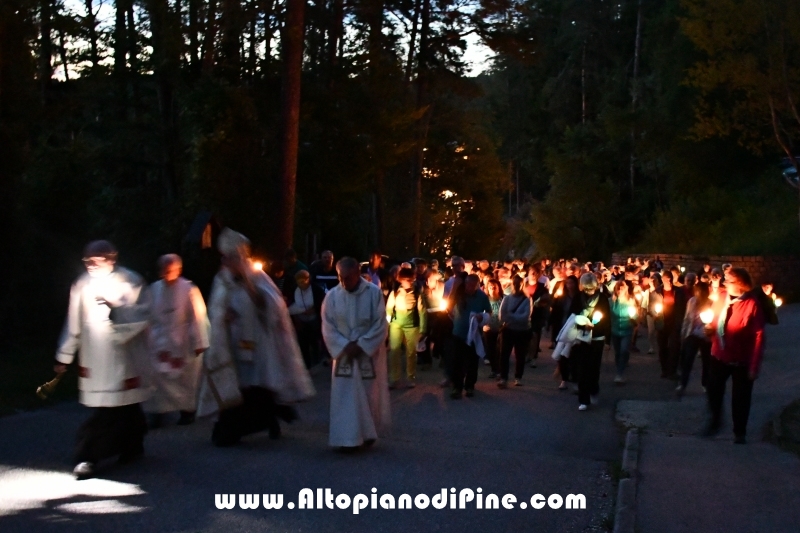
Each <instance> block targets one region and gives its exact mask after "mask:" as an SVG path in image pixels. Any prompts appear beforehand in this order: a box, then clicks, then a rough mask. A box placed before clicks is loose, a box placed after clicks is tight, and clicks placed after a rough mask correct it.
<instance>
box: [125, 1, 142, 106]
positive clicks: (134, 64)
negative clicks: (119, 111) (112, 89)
mask: <svg viewBox="0 0 800 533" xmlns="http://www.w3.org/2000/svg"><path fill="white" fill-rule="evenodd" d="M127 4H128V5H127V7H128V9H127V11H126V12H125V14H126V16H127V19H128V62H129V63H130V65H131V66H130V70H129V71H128V76H127V78H128V83H129V87H130V93H131V105H130V109H131V113H132V115H133V118H136V115H137V113H138V106H139V76H138V75H139V55H138V48H139V34H138V33H137V32H136V21H135V20H134V17H133V2H132V1H128V2H127Z"/></svg>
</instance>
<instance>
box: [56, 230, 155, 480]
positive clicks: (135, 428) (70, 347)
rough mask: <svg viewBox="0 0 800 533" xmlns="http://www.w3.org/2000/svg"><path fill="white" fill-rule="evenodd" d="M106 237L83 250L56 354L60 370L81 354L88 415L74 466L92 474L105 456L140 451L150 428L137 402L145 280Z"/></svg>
mask: <svg viewBox="0 0 800 533" xmlns="http://www.w3.org/2000/svg"><path fill="white" fill-rule="evenodd" d="M116 258H117V251H116V249H115V248H114V246H113V245H112V244H111V243H110V242H108V241H93V242H91V243H89V244H88V245H87V246H86V249H85V250H84V258H83V262H84V265H85V266H86V271H87V272H86V273H85V274H83V275H82V276H80V277H79V278H78V279H77V280H76V281H75V283H73V285H72V288H71V290H70V295H69V311H68V315H67V320H66V323H65V325H64V331H63V333H62V337H61V342H60V345H59V348H58V352H57V354H56V365H55V371H56V372H58V373H63V372H65V371H66V370H67V365H70V364H72V362H73V361H74V360H75V356H76V354H78V375H79V380H78V388H79V389H80V402H81V403H82V404H83V405H85V406H87V407H90V408H92V410H93V411H92V416H91V417H89V419H88V420H87V421H86V422H85V423H84V424H83V425H82V426H81V427H80V429H79V430H78V436H77V447H76V450H75V465H76V466H75V470H74V473H75V475H76V476H77V477H78V478H79V479H83V478H87V477H91V476H93V475H94V470H95V465H96V464H97V462H99V461H100V460H102V459H106V458H109V457H114V456H119V460H120V461H121V462H129V461H133V460H135V459H137V458H139V457H140V456H141V455H142V454H143V453H144V446H143V444H144V435H145V433H146V432H147V424H146V422H145V417H144V413H143V412H142V408H141V403H142V402H144V401H145V400H147V398H148V397H149V396H150V393H151V388H150V386H149V384H148V376H149V374H150V372H149V368H148V358H147V343H146V328H147V324H148V314H149V311H150V300H149V292H148V290H147V285H146V284H145V283H144V280H143V279H142V278H141V276H139V275H138V274H136V273H135V272H132V271H130V270H127V269H125V268H122V267H120V266H117V265H116Z"/></svg>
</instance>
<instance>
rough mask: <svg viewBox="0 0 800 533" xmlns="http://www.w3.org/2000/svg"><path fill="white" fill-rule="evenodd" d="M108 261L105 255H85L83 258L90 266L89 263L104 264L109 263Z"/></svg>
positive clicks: (85, 263)
mask: <svg viewBox="0 0 800 533" xmlns="http://www.w3.org/2000/svg"><path fill="white" fill-rule="evenodd" d="M107 262H108V259H106V258H105V257H84V258H83V264H84V265H87V266H89V265H92V266H94V265H102V264H104V263H107Z"/></svg>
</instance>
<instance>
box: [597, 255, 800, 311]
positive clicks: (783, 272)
mask: <svg viewBox="0 0 800 533" xmlns="http://www.w3.org/2000/svg"><path fill="white" fill-rule="evenodd" d="M656 256H658V257H660V258H661V261H662V262H663V263H664V268H672V267H673V266H676V265H679V266H682V267H686V271H687V272H689V271H694V272H700V271H701V270H702V269H703V264H704V263H709V264H711V268H721V267H722V265H723V264H724V263H730V264H731V265H733V266H735V267H743V268H745V269H747V271H748V272H749V273H750V276H751V277H752V278H753V282H754V283H756V284H763V283H772V284H773V285H774V286H775V292H776V293H778V294H780V295H781V296H784V295H785V296H787V297H790V298H791V299H792V300H794V301H797V300H799V299H800V258H797V257H778V256H772V257H769V256H768V257H762V256H748V255H709V256H702V255H680V254H622V253H615V254H614V255H613V257H612V264H615V265H619V264H623V265H624V264H625V262H626V261H627V260H628V258H629V257H633V258H635V257H642V258H645V257H646V258H655V257H656Z"/></svg>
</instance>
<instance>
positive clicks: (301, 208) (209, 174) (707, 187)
mask: <svg viewBox="0 0 800 533" xmlns="http://www.w3.org/2000/svg"><path fill="white" fill-rule="evenodd" d="M468 38H472V39H478V40H480V41H481V42H482V43H484V44H485V46H487V47H488V48H489V49H490V50H491V52H492V59H491V61H490V65H489V68H488V69H487V70H485V71H484V72H483V73H481V74H480V75H479V76H476V77H471V76H469V75H468V68H467V64H466V63H465V59H464V52H465V49H466V42H467V39H468ZM798 45H800V7H799V6H798V2H795V1H791V0H616V1H610V0H525V1H519V0H116V1H114V0H0V239H2V246H3V249H4V250H5V253H4V254H3V258H2V259H0V284H1V285H0V345H3V346H20V345H21V344H24V343H30V342H31V340H30V339H33V342H32V344H26V345H25V346H42V348H41V349H42V350H44V351H45V352H46V353H47V354H51V353H52V350H53V347H54V345H55V342H56V339H57V337H58V332H59V330H60V326H61V324H62V321H63V318H64V313H65V311H66V303H67V297H68V289H69V284H70V282H71V281H72V280H73V279H74V278H75V277H76V276H78V275H79V274H80V273H81V271H82V266H81V263H80V258H81V250H82V248H83V246H84V244H85V243H86V242H87V241H88V240H91V239H95V238H107V239H110V240H112V241H113V242H114V243H115V244H116V245H117V246H118V248H119V250H120V262H121V263H122V264H124V265H126V266H128V267H130V268H132V269H134V270H136V271H138V272H141V273H142V274H143V275H145V277H146V278H147V279H148V280H154V279H156V278H157V272H156V267H155V261H156V258H157V257H158V256H159V255H160V254H162V253H166V252H178V253H182V254H184V255H186V256H187V257H188V258H189V260H188V261H187V270H188V271H189V272H191V271H192V262H191V258H192V257H193V255H192V254H193V253H195V250H194V249H193V248H196V247H197V246H198V244H196V243H191V242H188V241H187V240H186V235H187V232H188V231H189V228H190V226H191V225H192V222H193V221H194V220H195V219H196V218H197V217H198V215H199V214H201V213H204V212H209V213H213V214H214V216H215V217H216V218H217V219H218V220H219V221H220V222H221V223H222V224H224V225H228V226H231V227H233V228H235V229H237V230H239V231H241V232H242V233H244V234H246V235H247V236H249V237H250V238H251V239H252V240H253V242H254V245H255V248H256V251H257V253H258V254H260V255H261V256H264V257H267V256H268V255H271V256H272V257H280V256H281V254H282V253H283V251H284V250H285V248H286V246H288V245H289V244H291V245H292V246H293V247H294V248H295V249H296V250H297V252H298V254H299V256H300V259H301V260H310V259H312V256H313V255H314V254H315V253H319V252H320V251H321V250H324V249H331V250H333V251H334V253H335V254H336V256H337V257H341V256H342V255H354V256H356V257H358V258H360V259H365V258H366V257H367V255H368V253H369V251H370V250H372V249H375V248H379V249H381V250H382V251H383V252H384V253H385V254H388V255H390V256H392V257H400V258H409V257H412V256H418V255H419V256H426V257H438V258H439V259H444V258H445V257H446V256H447V255H448V254H459V255H463V256H466V257H469V258H492V259H494V258H500V257H502V256H504V255H507V254H509V253H513V254H515V255H522V254H530V255H533V256H544V255H548V256H551V257H572V256H577V257H580V258H581V259H586V260H590V259H591V260H601V259H602V260H608V259H609V258H610V254H611V253H612V252H613V251H619V250H632V251H638V252H642V253H647V252H662V253H667V252H678V253H698V254H725V253H728V254H766V255H772V254H779V255H791V254H795V253H797V252H798V248H800V246H799V243H800V239H798V237H799V236H800V235H798V230H799V229H800V226H799V225H798V197H797V195H798V192H797V183H796V180H795V179H793V177H792V170H793V169H794V170H796V168H797V161H796V160H795V159H794V157H793V155H794V151H793V150H794V142H795V139H796V138H797V134H798V130H800V116H799V115H798V112H797V106H796V104H797V98H796V94H797V93H800V54H798V53H797V51H798ZM293 132H295V133H297V135H295V136H294V137H293ZM298 135H299V137H298ZM295 151H296V157H295V155H294V154H295ZM293 161H295V162H296V173H295V169H294V168H293V164H294V163H293ZM295 176H296V182H294V181H292V180H293V179H294V177H295ZM287 180H288V181H287ZM287 221H290V222H291V223H287ZM287 232H289V233H288V235H287ZM198 281H202V282H203V286H202V287H201V288H202V289H203V290H204V291H206V290H207V289H208V286H207V279H203V280H198ZM48 357H49V355H48ZM21 360H22V359H21ZM46 360H48V361H49V359H46ZM20 368H21V367H20ZM42 368H44V367H42ZM42 368H37V369H36V370H37V371H38V372H43V370H42ZM18 371H20V370H19V368H17V370H9V371H4V372H3V373H4V374H9V375H12V376H13V375H14V373H15V372H18ZM45 377H46V376H45ZM0 403H1V402H0Z"/></svg>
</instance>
